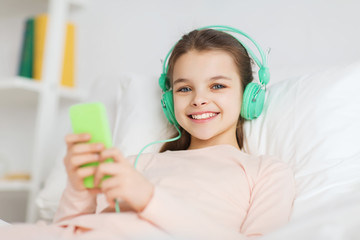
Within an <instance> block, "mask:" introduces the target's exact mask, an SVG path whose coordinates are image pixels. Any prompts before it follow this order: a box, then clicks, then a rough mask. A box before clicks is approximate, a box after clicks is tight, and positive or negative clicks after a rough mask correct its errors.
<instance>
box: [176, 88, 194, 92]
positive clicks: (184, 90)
mask: <svg viewBox="0 0 360 240" xmlns="http://www.w3.org/2000/svg"><path fill="white" fill-rule="evenodd" d="M189 91H191V88H189V87H182V88H179V89H178V90H177V92H189Z"/></svg>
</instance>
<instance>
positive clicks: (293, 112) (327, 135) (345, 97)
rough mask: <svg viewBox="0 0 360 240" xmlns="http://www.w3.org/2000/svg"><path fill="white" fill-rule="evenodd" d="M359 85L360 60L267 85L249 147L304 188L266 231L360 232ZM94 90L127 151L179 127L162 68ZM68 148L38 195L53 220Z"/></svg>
mask: <svg viewBox="0 0 360 240" xmlns="http://www.w3.org/2000/svg"><path fill="white" fill-rule="evenodd" d="M149 89H154V90H151V91H149ZM359 91H360V62H354V63H351V64H344V65H339V66H336V67H332V68H329V69H322V70H318V71H315V72H312V73H309V74H306V75H302V76H297V77H292V78H288V79H285V80H283V81H280V82H277V83H275V84H273V85H271V86H270V87H268V88H267V92H266V103H265V106H264V112H263V114H262V115H261V116H260V117H259V118H258V119H256V120H253V121H248V122H246V123H245V126H244V127H245V135H246V142H245V151H246V152H248V153H250V154H267V155H275V156H277V157H278V158H279V159H280V160H281V161H284V162H286V163H288V164H289V165H290V166H291V167H292V169H293V170H294V174H295V180H296V187H297V194H296V199H295V202H294V208H293V213H292V216H291V219H290V222H289V223H288V224H287V225H285V226H283V227H282V228H280V229H277V230H275V231H274V232H272V233H270V234H268V235H266V236H264V237H262V239H266V240H275V239H277V240H278V239H326V240H329V239H360V94H359V93H358V92H359ZM91 92H92V94H91V98H89V99H88V100H87V101H102V102H103V103H104V104H105V105H106V108H107V110H108V114H109V118H110V124H111V126H112V129H113V133H114V135H113V138H114V141H113V142H114V143H115V145H116V146H118V147H119V149H121V150H122V152H123V153H124V155H133V154H137V153H138V151H139V150H140V149H141V148H142V147H143V146H145V145H146V144H148V143H150V142H152V141H155V140H160V139H164V138H167V137H169V135H171V134H172V132H173V131H172V130H171V128H170V126H169V124H168V123H167V121H166V119H165V117H164V116H163V114H162V110H161V106H160V100H159V99H160V98H159V96H160V94H161V92H160V89H159V87H158V86H157V79H156V76H154V77H149V76H144V75H140V74H133V73H126V74H123V75H121V76H117V77H113V78H109V79H101V81H97V82H95V83H94V86H93V88H92V90H91ZM104 92H106V93H107V94H103V93H104ZM144 116H146V118H144ZM145 119H146V121H145ZM69 129H70V127H69ZM159 147H160V146H159V145H155V146H152V147H151V148H149V149H147V150H146V151H145V152H149V151H154V150H155V151H156V150H158V149H159ZM63 154H64V149H62V150H61V151H59V157H58V159H57V160H56V165H55V167H54V168H53V170H52V172H51V173H50V174H49V176H48V177H47V180H46V181H45V186H44V188H43V189H42V190H41V192H40V193H39V195H38V197H37V200H36V203H37V207H38V211H39V216H40V218H41V219H42V220H45V221H48V222H50V221H51V220H52V218H53V216H54V213H55V210H56V207H57V205H58V203H59V200H60V196H61V192H62V189H64V187H65V181H66V175H65V170H64V167H63V165H62V159H61V158H62V156H63Z"/></svg>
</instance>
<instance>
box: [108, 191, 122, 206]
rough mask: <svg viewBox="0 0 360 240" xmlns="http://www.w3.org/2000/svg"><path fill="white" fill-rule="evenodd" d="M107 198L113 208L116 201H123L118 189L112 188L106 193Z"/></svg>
mask: <svg viewBox="0 0 360 240" xmlns="http://www.w3.org/2000/svg"><path fill="white" fill-rule="evenodd" d="M105 196H106V200H107V202H108V203H109V204H110V206H111V207H115V199H118V200H119V199H122V194H121V191H120V190H119V189H118V188H112V189H111V190H109V191H108V192H106V193H105Z"/></svg>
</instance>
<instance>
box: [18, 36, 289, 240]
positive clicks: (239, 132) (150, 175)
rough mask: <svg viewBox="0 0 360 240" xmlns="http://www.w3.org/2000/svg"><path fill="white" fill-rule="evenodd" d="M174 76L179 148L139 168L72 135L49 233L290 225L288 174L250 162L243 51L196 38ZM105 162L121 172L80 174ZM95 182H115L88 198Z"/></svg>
mask: <svg viewBox="0 0 360 240" xmlns="http://www.w3.org/2000/svg"><path fill="white" fill-rule="evenodd" d="M166 74H167V80H166V81H167V83H166V84H167V85H168V86H169V88H171V91H172V94H173V109H174V116H175V123H174V124H175V125H176V126H179V127H180V131H181V133H182V134H181V137H180V139H178V140H176V141H173V142H170V143H166V144H164V145H163V147H162V148H161V150H160V153H151V154H150V153H148V154H143V155H141V158H140V161H139V163H138V165H137V167H136V168H134V167H133V164H134V161H135V157H130V158H128V159H125V158H124V157H123V156H122V155H121V153H120V152H119V150H117V149H116V148H111V149H104V146H103V145H101V144H88V143H86V142H87V141H88V140H89V139H90V137H91V136H89V135H87V134H79V135H75V134H69V135H67V137H66V144H67V154H66V156H65V158H64V164H65V166H66V171H67V174H68V184H67V187H66V189H65V191H64V193H63V196H62V199H61V202H60V205H59V209H58V211H57V214H56V216H55V219H54V224H53V225H51V226H46V227H44V229H45V230H43V232H46V233H48V234H49V235H51V236H54V235H55V236H69V237H75V236H76V237H78V238H81V239H99V238H101V239H107V237H108V238H112V237H113V238H115V237H116V239H127V237H129V236H131V237H132V238H131V239H133V237H138V238H139V239H153V238H154V239H155V238H156V239H159V238H161V237H164V239H165V238H166V239H168V238H169V239H174V238H177V239H246V238H247V237H253V236H261V235H263V234H265V233H268V232H270V231H272V230H274V229H276V228H278V227H280V226H282V225H284V224H285V223H286V222H287V221H288V220H289V217H290V214H291V210H292V204H293V200H294V196H295V185H294V179H293V173H292V171H291V170H290V168H289V167H288V166H287V165H285V164H284V163H282V162H279V161H276V159H272V158H269V157H266V156H250V155H248V154H246V153H245V152H243V141H244V139H243V136H244V134H243V122H244V119H243V117H242V116H241V114H240V112H241V107H242V99H243V92H244V89H245V87H246V85H247V84H249V83H250V82H251V81H252V79H253V78H252V69H251V59H250V58H249V55H248V53H247V51H246V49H245V48H244V47H243V46H242V45H241V43H240V42H239V41H238V40H237V39H235V38H234V37H233V36H231V35H229V34H227V33H224V32H222V31H218V30H214V29H202V30H194V31H192V32H190V33H189V34H187V35H184V36H183V37H182V39H181V40H180V41H179V42H178V43H177V44H176V46H175V47H174V49H173V51H172V53H171V57H170V59H169V66H168V71H167V73H166ZM107 158H113V159H114V162H113V163H104V164H100V165H99V166H98V167H85V168H80V166H81V165H83V164H85V163H89V162H93V161H103V160H104V159H107ZM90 175H94V176H95V185H96V186H98V185H99V184H100V179H102V177H103V176H104V175H112V177H111V178H108V179H106V180H103V181H101V184H100V187H99V188H96V189H91V190H89V189H85V188H84V186H83V183H82V179H83V178H84V177H86V176H90ZM98 193H102V196H104V197H105V198H104V199H101V198H97V194H98ZM115 199H117V200H119V201H120V213H116V212H115V206H116V204H115ZM13 232H14V231H13ZM29 232H30V231H29ZM27 236H29V235H27ZM152 237H153V238H152ZM27 239H29V238H27Z"/></svg>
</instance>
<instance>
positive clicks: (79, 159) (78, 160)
mask: <svg viewBox="0 0 360 240" xmlns="http://www.w3.org/2000/svg"><path fill="white" fill-rule="evenodd" d="M99 159H100V156H99V154H96V153H91V154H82V155H75V156H73V157H72V158H71V167H72V168H73V169H75V168H78V167H80V166H82V165H84V164H87V163H93V162H97V161H99Z"/></svg>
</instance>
